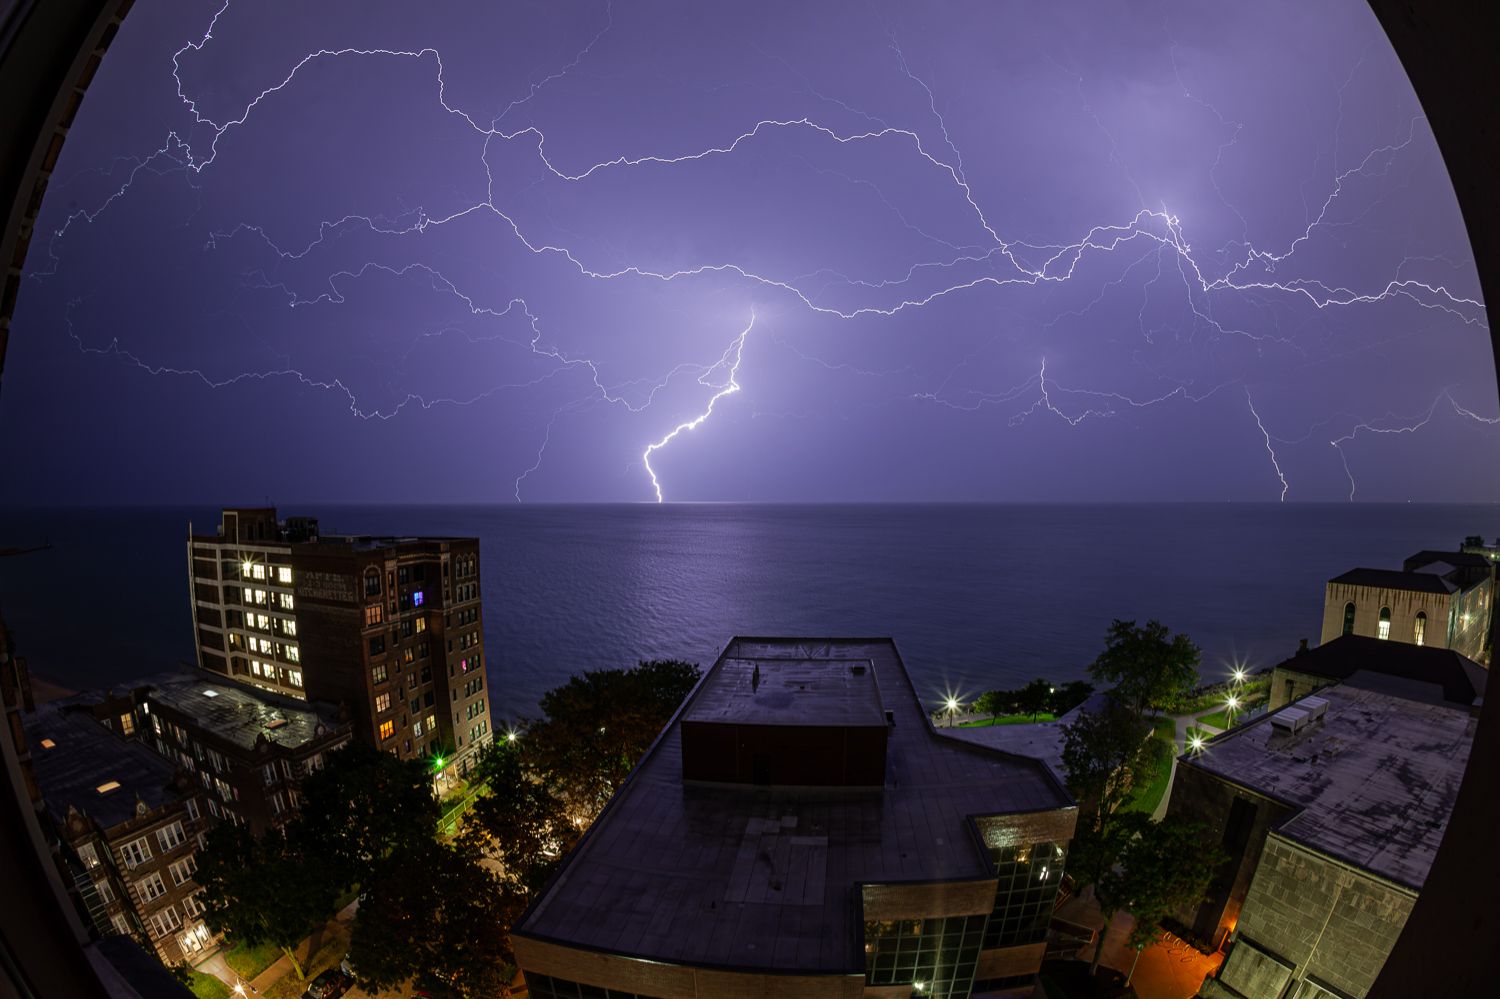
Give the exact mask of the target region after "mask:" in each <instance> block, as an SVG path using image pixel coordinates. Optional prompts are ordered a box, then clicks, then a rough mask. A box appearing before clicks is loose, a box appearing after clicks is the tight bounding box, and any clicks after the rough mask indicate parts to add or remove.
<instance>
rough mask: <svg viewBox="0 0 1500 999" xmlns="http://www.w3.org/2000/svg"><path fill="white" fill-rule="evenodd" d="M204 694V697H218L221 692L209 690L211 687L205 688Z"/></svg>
mask: <svg viewBox="0 0 1500 999" xmlns="http://www.w3.org/2000/svg"><path fill="white" fill-rule="evenodd" d="M203 696H204V697H218V696H219V692H218V691H217V690H209V689H207V688H205V689H204V691H203Z"/></svg>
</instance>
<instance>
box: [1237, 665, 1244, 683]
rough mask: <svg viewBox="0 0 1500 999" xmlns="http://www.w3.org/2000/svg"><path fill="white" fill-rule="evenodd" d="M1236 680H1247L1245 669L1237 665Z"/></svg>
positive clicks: (1239, 681) (1238, 681) (1241, 681)
mask: <svg viewBox="0 0 1500 999" xmlns="http://www.w3.org/2000/svg"><path fill="white" fill-rule="evenodd" d="M1234 682H1235V683H1236V684H1241V683H1244V682H1245V671H1244V670H1242V669H1240V668H1239V667H1238V666H1236V667H1235V669H1234Z"/></svg>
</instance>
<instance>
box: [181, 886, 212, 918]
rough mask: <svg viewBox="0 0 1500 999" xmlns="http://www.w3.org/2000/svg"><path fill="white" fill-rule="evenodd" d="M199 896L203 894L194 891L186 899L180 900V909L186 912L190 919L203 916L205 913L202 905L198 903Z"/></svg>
mask: <svg viewBox="0 0 1500 999" xmlns="http://www.w3.org/2000/svg"><path fill="white" fill-rule="evenodd" d="M201 894H203V893H202V892H201V891H195V892H193V893H192V894H191V895H189V896H188V897H187V898H185V899H183V900H182V907H183V909H185V910H186V911H187V914H188V916H189V917H190V918H194V919H196V918H197V917H198V916H201V915H203V913H204V912H206V911H207V910H206V909H205V908H204V905H203V903H202V902H200V901H198V896H199V895H201Z"/></svg>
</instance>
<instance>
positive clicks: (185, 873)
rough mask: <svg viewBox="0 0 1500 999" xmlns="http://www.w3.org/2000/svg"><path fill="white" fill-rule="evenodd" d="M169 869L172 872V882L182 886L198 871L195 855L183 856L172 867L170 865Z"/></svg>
mask: <svg viewBox="0 0 1500 999" xmlns="http://www.w3.org/2000/svg"><path fill="white" fill-rule="evenodd" d="M167 870H168V871H170V872H171V873H172V884H174V885H176V886H177V887H179V888H180V887H182V885H183V884H184V883H185V882H186V881H188V880H189V879H190V878H191V877H192V876H193V875H194V874H195V873H197V871H198V865H197V863H196V862H195V861H194V860H193V855H192V854H188V855H187V856H186V857H183V858H182V859H181V860H179V861H177V863H175V864H173V865H172V866H171V867H168V868H167Z"/></svg>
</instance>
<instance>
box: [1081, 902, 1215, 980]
mask: <svg viewBox="0 0 1500 999" xmlns="http://www.w3.org/2000/svg"><path fill="white" fill-rule="evenodd" d="M1057 915H1058V916H1059V917H1061V918H1063V919H1066V920H1068V921H1069V922H1074V923H1081V924H1083V925H1085V926H1091V927H1094V928H1095V929H1099V928H1100V927H1102V926H1103V923H1104V919H1103V917H1102V915H1101V914H1100V912H1099V906H1098V904H1097V903H1096V902H1095V901H1094V898H1093V894H1092V893H1089V892H1086V893H1084V894H1083V895H1080V896H1075V897H1074V898H1070V899H1069V900H1068V901H1067V902H1065V903H1064V904H1063V906H1062V907H1061V908H1060V909H1059V910H1058V912H1057ZM1134 925H1135V917H1133V916H1131V915H1130V913H1128V912H1117V913H1115V915H1114V918H1113V919H1112V920H1110V924H1109V932H1108V934H1106V935H1105V937H1104V956H1103V958H1102V959H1101V960H1100V962H1099V963H1100V964H1101V965H1104V966H1105V967H1109V968H1113V969H1114V970H1116V971H1118V972H1120V973H1121V974H1130V965H1131V962H1132V961H1134V960H1135V951H1133V950H1131V949H1130V947H1129V946H1127V944H1126V939H1127V938H1128V937H1129V935H1130V930H1131V928H1132V927H1133V926H1134ZM1078 959H1079V960H1081V961H1092V960H1093V959H1094V945H1093V944H1090V945H1088V946H1086V947H1085V948H1084V949H1083V950H1082V951H1081V952H1080V953H1079V955H1078ZM1222 960H1223V957H1222V955H1219V954H1202V953H1199V952H1198V951H1197V950H1195V949H1193V948H1192V947H1191V946H1189V945H1188V944H1186V943H1184V942H1183V941H1182V940H1180V939H1178V938H1177V937H1175V936H1173V935H1172V934H1170V933H1164V934H1162V937H1161V939H1159V940H1158V941H1157V942H1156V943H1154V944H1152V945H1151V946H1150V947H1147V948H1146V949H1145V950H1143V951H1141V956H1140V960H1139V961H1138V962H1136V965H1135V974H1134V975H1133V976H1132V977H1131V980H1130V985H1131V987H1132V988H1134V989H1135V991H1136V995H1138V996H1140V997H1141V999H1189V997H1191V996H1193V995H1195V994H1197V992H1198V986H1200V985H1202V984H1203V979H1204V978H1205V977H1206V976H1207V975H1209V974H1211V973H1212V972H1213V971H1214V969H1216V968H1217V967H1218V966H1219V962H1220V961H1222Z"/></svg>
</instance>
